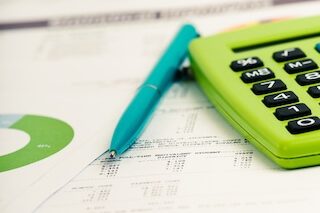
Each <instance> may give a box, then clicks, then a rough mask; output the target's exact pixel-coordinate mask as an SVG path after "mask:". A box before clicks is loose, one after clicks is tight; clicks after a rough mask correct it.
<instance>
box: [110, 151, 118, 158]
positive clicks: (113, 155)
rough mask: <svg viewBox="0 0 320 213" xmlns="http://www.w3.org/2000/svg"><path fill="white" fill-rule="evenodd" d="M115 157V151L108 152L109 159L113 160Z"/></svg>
mask: <svg viewBox="0 0 320 213" xmlns="http://www.w3.org/2000/svg"><path fill="white" fill-rule="evenodd" d="M116 155H117V153H116V151H114V150H112V151H111V152H110V155H109V156H110V158H115V157H116Z"/></svg>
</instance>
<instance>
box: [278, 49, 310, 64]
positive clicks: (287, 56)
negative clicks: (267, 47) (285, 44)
mask: <svg viewBox="0 0 320 213" xmlns="http://www.w3.org/2000/svg"><path fill="white" fill-rule="evenodd" d="M272 57H273V59H274V60H275V61H277V62H283V61H289V60H293V59H298V58H303V57H306V54H304V52H302V51H301V50H300V49H299V48H289V49H285V50H282V51H278V52H275V53H273V55H272Z"/></svg>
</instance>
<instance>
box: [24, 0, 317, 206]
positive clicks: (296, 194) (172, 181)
mask: <svg viewBox="0 0 320 213" xmlns="http://www.w3.org/2000/svg"><path fill="white" fill-rule="evenodd" d="M318 6H319V4H317V3H313V4H309V5H298V6H297V5H292V6H289V7H277V8H273V9H272V10H264V11H253V12H251V13H250V14H240V13H238V14H233V15H231V14H228V15H221V16H214V17H206V18H204V17H192V18H191V17H187V18H183V19H179V20H170V21H159V22H149V23H148V22H145V23H141V24H139V23H136V24H135V25H126V26H124V25H123V26H120V25H117V26H113V27H109V28H108V30H110V31H108V32H109V33H108V36H110V34H111V35H113V36H114V38H118V40H120V39H119V38H120V37H121V38H122V37H123V39H121V42H119V43H117V44H115V43H112V44H110V45H112V47H114V48H116V49H117V50H119V51H118V52H116V51H113V53H112V54H115V55H113V57H112V56H110V58H109V59H111V58H112V60H113V61H112V62H110V61H109V62H108V63H111V64H112V65H113V67H114V68H118V69H117V70H126V72H125V73H126V75H129V76H131V75H132V76H131V77H132V78H127V76H126V78H125V81H123V82H126V80H128V79H136V78H138V79H139V80H141V78H142V76H145V75H146V73H148V70H149V69H150V68H151V66H152V64H153V63H154V61H155V60H156V58H157V57H158V56H159V55H160V52H161V50H162V49H163V48H164V46H165V45H166V44H167V43H168V41H169V40H170V37H171V36H172V35H173V33H174V31H175V30H176V29H177V28H178V26H179V25H180V23H182V22H184V21H190V20H192V22H193V23H194V24H195V25H196V26H197V27H198V28H199V30H200V32H201V33H203V34H204V35H206V34H209V33H213V32H217V31H220V30H222V29H224V28H227V27H230V26H232V25H235V24H240V23H245V22H246V21H252V17H254V18H255V19H265V18H273V17H283V16H292V15H295V16H297V15H311V14H317V12H318V10H317V8H318ZM88 29H90V28H88ZM99 29H100V28H99ZM112 29H113V30H112ZM100 30H102V31H103V30H105V29H100ZM61 33H63V31H61ZM112 41H115V40H112ZM142 41H143V42H142ZM113 45H114V46H113ZM124 49H128V51H125V52H123V51H120V50H124ZM132 51H133V52H132ZM116 54H119V55H116ZM116 56H117V57H118V58H119V57H121V58H123V60H121V61H126V60H125V59H128V61H130V65H129V63H128V64H126V63H121V64H119V62H118V60H117V57H116ZM146 57H150V58H149V59H148V58H146ZM129 59H130V60H129ZM123 66H124V67H123ZM128 70H130V71H131V70H132V72H130V71H128ZM119 79H120V78H119ZM95 80H96V79H95ZM139 80H137V81H139ZM98 82H99V81H97V80H96V81H92V82H91V83H92V84H90V85H91V86H93V87H96V86H97V85H100V86H101V85H104V83H103V82H101V81H100V83H98ZM97 83H98V84H97ZM82 151H84V149H83V150H82ZM81 154H82V153H81ZM81 154H79V155H81ZM73 157H74V156H73ZM70 165H71V164H70ZM318 179H319V169H318V168H317V167H315V168H308V169H302V170H295V171H284V170H281V169H279V168H278V167H277V166H276V165H275V164H274V163H272V162H270V161H269V160H268V159H266V158H265V157H264V156H262V155H261V154H260V153H259V152H257V151H256V150H255V148H254V147H252V146H251V145H250V144H248V143H247V142H246V141H245V140H244V139H243V138H241V137H240V136H239V135H238V134H237V133H236V132H235V131H234V130H232V128H231V127H229V125H228V124H226V122H225V121H224V120H223V119H222V118H221V117H220V115H218V114H217V113H216V111H215V110H214V108H213V107H212V106H211V105H210V104H209V103H208V102H207V101H206V99H205V97H204V96H203V95H202V93H201V92H200V91H199V89H198V88H197V86H196V85H195V83H194V82H185V83H177V84H176V85H174V86H173V88H172V89H171V90H170V92H169V93H168V94H167V97H166V98H165V99H164V100H163V102H162V103H161V106H160V107H159V109H158V110H157V112H156V114H155V116H154V117H153V119H152V121H151V123H150V125H149V126H148V128H147V129H146V132H145V133H144V134H143V136H142V137H141V138H140V139H139V141H138V142H137V143H136V144H135V145H134V147H133V148H132V149H131V150H130V151H128V152H127V153H125V154H124V155H123V156H121V157H120V158H118V159H116V160H110V159H106V158H105V156H101V157H100V158H99V159H97V160H96V161H94V162H93V163H91V164H90V165H89V166H88V167H87V168H86V169H85V170H84V171H83V172H82V173H81V174H80V175H78V176H77V177H76V178H75V179H73V180H72V181H71V182H70V183H69V184H67V185H66V186H65V187H64V188H63V189H61V190H60V191H58V192H56V193H55V194H54V195H53V196H51V197H50V198H49V199H48V201H47V202H46V203H44V204H43V205H42V206H41V207H40V208H39V209H38V212H59V211H77V212H213V211H214V212H235V211H239V212H244V211H246V212H257V211H259V212H271V211H272V212H287V211H289V210H290V211H291V212H298V211H305V210H312V209H313V208H315V207H316V206H317V205H316V204H317V199H316V197H317V195H318V190H319V187H320V185H319V184H318V182H319V181H318ZM37 186H38V187H40V186H45V183H44V182H39V183H38V184H37ZM29 194H30V193H29Z"/></svg>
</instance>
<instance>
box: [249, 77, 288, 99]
mask: <svg viewBox="0 0 320 213" xmlns="http://www.w3.org/2000/svg"><path fill="white" fill-rule="evenodd" d="M285 89H287V87H286V85H285V84H284V83H283V82H282V81H281V80H278V79H276V80H272V81H265V82H261V83H256V84H254V85H253V86H252V88H251V90H252V91H253V92H254V94H256V95H262V94H267V93H270V92H277V91H281V90H285Z"/></svg>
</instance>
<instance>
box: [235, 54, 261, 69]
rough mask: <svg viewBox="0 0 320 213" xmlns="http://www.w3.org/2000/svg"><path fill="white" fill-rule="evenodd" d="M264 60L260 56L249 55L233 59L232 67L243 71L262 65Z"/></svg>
mask: <svg viewBox="0 0 320 213" xmlns="http://www.w3.org/2000/svg"><path fill="white" fill-rule="evenodd" d="M262 66H263V62H262V61H261V60H260V59H259V58H258V57H249V58H243V59H239V60H235V61H232V62H231V64H230V67H231V69H232V70H233V71H242V70H248V69H253V68H257V67H262Z"/></svg>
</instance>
